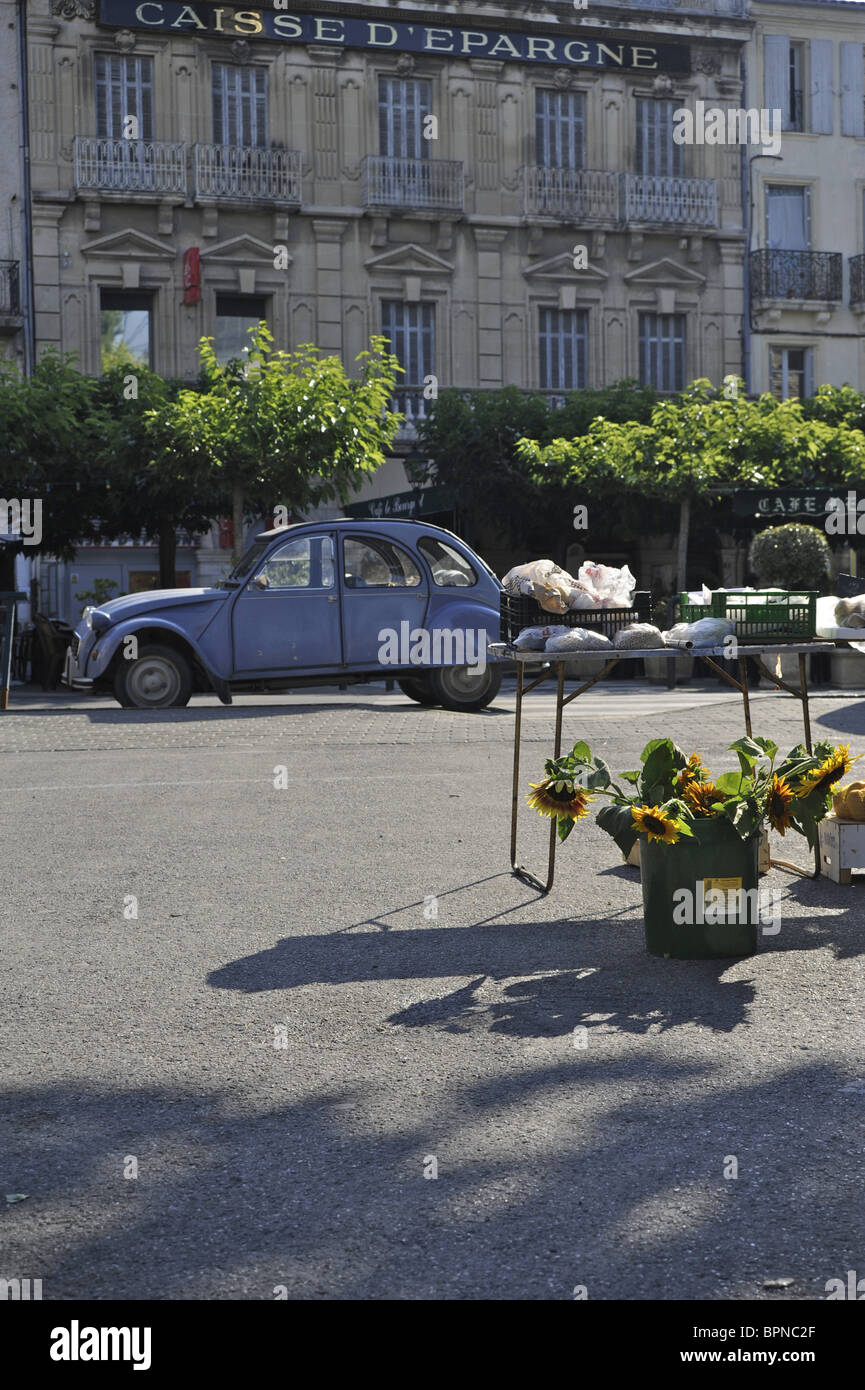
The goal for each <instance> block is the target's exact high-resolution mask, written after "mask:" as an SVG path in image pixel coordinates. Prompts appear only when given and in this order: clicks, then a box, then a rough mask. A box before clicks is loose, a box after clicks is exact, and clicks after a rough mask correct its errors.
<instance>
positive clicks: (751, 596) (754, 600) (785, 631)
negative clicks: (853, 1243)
mask: <svg viewBox="0 0 865 1390" xmlns="http://www.w3.org/2000/svg"><path fill="white" fill-rule="evenodd" d="M770 595H771V596H772V597H771V599H770V597H769V596H770ZM816 608H817V590H816V589H762V590H760V591H759V592H758V593H745V592H741V591H740V592H737V591H735V590H732V591H728V592H726V593H713V594H712V601H711V603H710V604H708V605H707V604H700V603H689V602H688V595H687V594H680V595H679V618H680V621H681V622H683V623H695V622H696V621H697V620H698V619H699V618H730V619H731V620H732V621H733V622H734V623H735V625H736V626H735V633H736V636H737V637H739V638H742V639H747V640H748V641H749V642H755V643H756V642H762V641H763V640H767V641H772V642H807V641H809V640H810V639H811V638H812V637H813V636H814V626H815V622H816Z"/></svg>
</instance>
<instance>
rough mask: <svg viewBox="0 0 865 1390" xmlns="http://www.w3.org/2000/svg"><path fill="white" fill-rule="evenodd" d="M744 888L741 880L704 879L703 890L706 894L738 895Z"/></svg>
mask: <svg viewBox="0 0 865 1390" xmlns="http://www.w3.org/2000/svg"><path fill="white" fill-rule="evenodd" d="M741 887H742V880H741V879H740V878H704V879H703V890H704V892H706V893H712V892H715V893H738V892H739V890H740V889H741Z"/></svg>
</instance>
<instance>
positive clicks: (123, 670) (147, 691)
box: [114, 646, 192, 709]
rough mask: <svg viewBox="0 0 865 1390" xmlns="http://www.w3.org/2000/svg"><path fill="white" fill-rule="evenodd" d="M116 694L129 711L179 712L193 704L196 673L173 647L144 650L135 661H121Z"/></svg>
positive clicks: (142, 648) (116, 676)
mask: <svg viewBox="0 0 865 1390" xmlns="http://www.w3.org/2000/svg"><path fill="white" fill-rule="evenodd" d="M114 694H115V697H116V698H117V700H119V702H120V704H121V705H123V706H124V707H125V708H127V709H130V708H131V709H175V708H178V707H180V706H183V705H186V704H188V703H189V697H190V695H191V694H192V671H191V669H190V666H189V662H188V661H187V660H186V657H185V656H183V655H182V654H181V653H180V652H178V651H175V650H174V648H173V647H157V646H148V647H141V649H140V650H139V653H138V656H137V657H136V658H135V659H134V660H133V661H124V660H122V659H121V660H120V661H119V662H118V663H117V671H116V673H115V676H114Z"/></svg>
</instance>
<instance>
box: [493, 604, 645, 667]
mask: <svg viewBox="0 0 865 1390" xmlns="http://www.w3.org/2000/svg"><path fill="white" fill-rule="evenodd" d="M500 611H501V640H502V641H503V642H513V640H514V638H515V637H518V636H519V634H520V633H521V632H522V630H523V628H526V627H553V626H554V625H555V626H558V627H589V628H591V629H592V631H593V632H602V633H603V634H604V636H605V637H612V636H613V634H614V633H616V632H618V631H619V629H620V628H623V627H627V626H628V623H647V622H649V620H650V615H651V612H652V595H651V594H650V593H649V591H648V590H647V589H638V590H637V592H636V593H635V594H634V604H633V607H632V608H570V609H568V611H567V613H548V612H547V610H546V609H545V608H542V607H541V605H540V604H539V603H538V601H537V599H534V598H529V597H527V596H526V595H525V594H517V595H514V594H505V593H503V594H502V595H501V605H500ZM588 654H589V653H587V655H588Z"/></svg>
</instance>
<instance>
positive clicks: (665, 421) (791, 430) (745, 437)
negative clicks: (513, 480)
mask: <svg viewBox="0 0 865 1390" xmlns="http://www.w3.org/2000/svg"><path fill="white" fill-rule="evenodd" d="M518 451H519V453H520V455H521V456H522V457H523V458H524V459H525V460H526V461H527V462H528V463H529V464H530V465H531V467H532V469H533V472H534V475H535V477H536V478H537V479H538V480H539V481H542V480H543V479H544V478H545V477H549V476H550V473H551V472H552V473H554V474H555V475H557V476H559V477H563V478H566V477H569V478H571V479H573V480H575V481H577V482H579V483H581V484H582V485H583V486H585V487H588V488H590V489H592V490H593V491H595V492H596V493H598V494H599V495H602V496H603V495H606V496H609V495H610V493H611V491H616V490H618V491H621V489H623V488H624V489H630V490H632V491H633V492H635V493H637V494H639V495H641V496H646V497H653V496H654V497H658V498H663V499H665V500H667V501H670V502H675V503H676V504H677V505H678V508H679V534H678V547H677V576H678V586H679V588H680V589H684V588H685V587H686V585H687V578H686V575H687V553H688V540H689V533H690V525H691V511H692V506H693V504H694V502H695V500H697V499H701V500H703V501H711V500H715V499H717V498H719V497H720V496H721V495H722V494H724V493H729V492H731V491H733V490H734V489H735V488H737V487H746V486H783V485H789V484H797V485H798V484H805V485H808V484H811V485H813V484H814V483H819V482H822V481H827V482H828V481H832V482H833V483H834V482H838V481H846V480H852V479H853V478H855V477H857V476H858V477H862V476H865V434H863V433H862V431H861V430H858V429H855V428H851V427H850V426H849V425H848V424H847V423H844V422H842V423H837V424H829V423H826V422H825V421H823V420H821V419H816V418H808V416H807V415H806V414H805V412H804V411H803V408H802V405H801V403H800V402H799V401H793V400H789V401H783V402H779V401H777V400H775V399H774V397H772V396H761V397H760V398H759V399H758V400H756V401H754V400H749V399H748V398H747V397H746V396H745V394H744V392H743V391H742V390H739V391H737V392H736V393H734V394H733V395H732V396H729V397H728V396H727V395H721V394H719V393H718V392H717V391H716V390H715V388H713V386H712V385H711V383H710V382H709V381H706V380H699V381H695V382H693V383H692V384H691V385H690V386H689V387H688V388H687V389H686V390H685V391H683V392H682V393H681V395H680V396H678V397H674V398H669V399H665V400H660V401H658V402H657V404H656V405H655V406H654V407H653V408H652V412H651V418H650V421H649V423H648V424H644V423H636V422H628V423H625V424H621V423H617V422H613V421H609V420H606V419H598V420H595V421H594V422H593V424H592V425H591V426H590V428H589V431H588V433H587V434H586V435H584V436H582V437H580V438H575V439H555V440H553V441H552V442H551V443H550V444H547V445H543V444H542V443H540V442H539V441H538V440H533V439H525V440H522V441H521V442H520V444H519V446H518Z"/></svg>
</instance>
